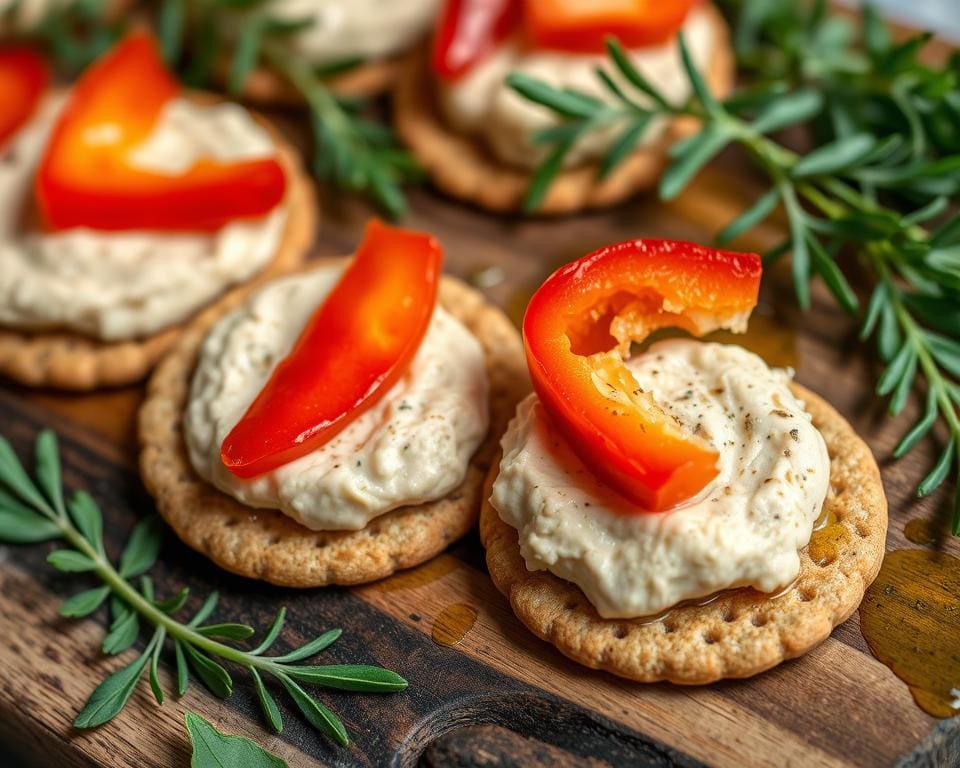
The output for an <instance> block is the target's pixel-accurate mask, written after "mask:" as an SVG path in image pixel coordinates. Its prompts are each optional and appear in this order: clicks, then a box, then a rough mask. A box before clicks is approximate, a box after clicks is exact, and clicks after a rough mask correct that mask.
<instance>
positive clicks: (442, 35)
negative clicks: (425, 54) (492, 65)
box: [433, 0, 522, 80]
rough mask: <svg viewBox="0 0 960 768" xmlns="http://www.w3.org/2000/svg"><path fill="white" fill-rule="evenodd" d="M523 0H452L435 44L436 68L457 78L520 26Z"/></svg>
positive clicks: (447, 76) (441, 19)
mask: <svg viewBox="0 0 960 768" xmlns="http://www.w3.org/2000/svg"><path fill="white" fill-rule="evenodd" d="M521 9H522V5H521V0H449V1H448V2H447V3H446V5H445V6H444V8H443V11H442V12H441V13H440V17H439V20H438V24H437V33H436V37H435V38H434V43H433V71H434V72H435V73H436V74H437V75H438V76H439V77H440V78H442V79H444V80H455V79H456V78H458V77H460V76H461V75H463V74H465V73H466V72H467V71H468V70H469V69H470V68H471V67H473V66H474V65H475V64H476V63H477V62H479V61H480V60H482V59H483V58H485V57H486V56H488V55H489V54H490V53H492V52H493V51H494V50H495V49H496V47H497V46H498V45H499V44H500V43H501V42H502V41H503V40H504V39H505V38H506V37H508V36H509V35H510V33H511V32H513V31H514V30H515V29H517V28H518V27H519V24H520V16H521Z"/></svg>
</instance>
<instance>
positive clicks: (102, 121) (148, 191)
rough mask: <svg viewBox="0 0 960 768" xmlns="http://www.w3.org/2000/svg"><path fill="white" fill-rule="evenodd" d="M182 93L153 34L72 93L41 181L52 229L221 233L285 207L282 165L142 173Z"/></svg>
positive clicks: (132, 40)
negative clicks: (140, 164) (141, 158)
mask: <svg viewBox="0 0 960 768" xmlns="http://www.w3.org/2000/svg"><path fill="white" fill-rule="evenodd" d="M179 93H180V86H179V85H178V84H177V82H176V81H175V80H174V79H173V76H172V75H171V74H170V73H169V72H168V71H167V69H166V68H165V67H164V65H163V61H162V60H161V58H160V52H159V50H158V48H157V44H156V41H155V40H154V39H153V38H152V37H151V36H150V35H148V34H146V33H134V34H131V35H130V36H128V37H127V38H125V39H124V40H122V41H121V42H120V43H118V44H117V46H116V47H115V48H114V49H113V50H112V51H111V52H109V53H108V54H106V56H104V57H103V58H102V59H101V60H99V61H98V62H96V63H95V64H94V65H93V66H91V67H90V69H89V70H87V72H85V73H84V75H83V76H82V77H81V79H80V80H79V81H78V82H77V84H76V85H75V86H74V88H73V91H72V94H71V97H70V101H69V103H68V104H67V106H66V107H65V109H64V112H63V114H62V115H61V117H60V119H59V121H58V123H57V125H56V127H55V128H54V131H53V134H52V136H51V139H50V142H49V144H48V146H47V150H46V153H45V155H44V158H43V160H42V162H41V165H40V169H39V171H38V173H37V181H36V185H37V186H36V193H37V200H38V202H39V204H40V210H41V213H42V214H43V217H44V219H45V222H46V224H47V226H48V227H50V228H51V229H65V228H69V227H81V226H82V227H91V228H94V229H102V230H130V229H156V230H164V231H198V230H199V231H214V230H217V229H219V228H221V227H223V226H224V225H225V224H228V223H229V222H231V221H234V220H236V219H242V218H252V217H259V216H263V215H265V214H266V213H268V212H269V211H270V210H271V209H272V208H274V206H276V205H277V204H278V203H279V202H280V201H281V200H282V199H283V194H284V188H285V183H286V182H285V179H284V173H283V169H282V168H281V167H280V165H279V163H278V162H277V161H276V160H275V159H272V158H271V159H263V160H252V161H242V162H220V161H217V160H212V159H201V160H199V161H197V162H196V163H195V164H194V165H193V166H191V167H190V168H189V169H188V170H187V171H186V172H184V173H182V174H175V175H174V174H165V173H158V172H154V171H146V170H141V169H139V168H137V167H135V166H134V165H132V164H131V162H130V160H129V156H130V153H131V152H132V151H133V150H134V149H135V148H136V147H137V146H138V145H140V144H141V143H142V142H143V141H144V140H145V139H146V138H147V137H148V136H149V134H150V132H151V131H152V130H153V128H154V126H155V125H156V123H157V121H158V120H159V118H160V113H161V111H162V110H163V108H164V107H165V106H166V104H167V103H168V102H169V101H170V100H171V99H174V98H175V97H176V96H177V95H178V94H179Z"/></svg>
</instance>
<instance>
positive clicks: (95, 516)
mask: <svg viewBox="0 0 960 768" xmlns="http://www.w3.org/2000/svg"><path fill="white" fill-rule="evenodd" d="M67 507H68V509H69V510H70V518H71V519H72V520H73V524H74V525H75V526H77V530H79V531H80V533H81V534H82V535H83V538H85V539H86V540H87V541H88V542H89V543H90V545H91V546H92V547H93V548H94V549H95V550H97V552H99V553H100V554H101V555H102V554H103V516H102V515H101V514H100V508H99V507H98V506H97V503H96V502H95V501H94V500H93V499H92V498H91V496H90V494H88V493H86V492H85V491H77V492H76V493H75V494H73V496H72V497H71V498H70V502H69V504H68V505H67Z"/></svg>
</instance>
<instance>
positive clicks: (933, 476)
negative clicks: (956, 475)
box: [917, 437, 957, 497]
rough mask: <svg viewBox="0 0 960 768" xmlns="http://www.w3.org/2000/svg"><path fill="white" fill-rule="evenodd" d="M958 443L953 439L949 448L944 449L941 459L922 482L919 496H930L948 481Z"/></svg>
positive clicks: (949, 442) (918, 492)
mask: <svg viewBox="0 0 960 768" xmlns="http://www.w3.org/2000/svg"><path fill="white" fill-rule="evenodd" d="M956 445H957V444H956V441H955V440H954V439H953V438H952V437H951V438H950V440H949V441H948V442H947V447H946V448H944V449H943V453H941V454H940V458H939V459H937V463H936V464H935V465H934V467H933V469H932V470H930V474H929V475H927V476H926V477H925V478H923V480H921V481H920V485H919V487H918V488H917V496H921V497H923V496H928V495H930V494H931V493H933V492H934V491H935V490H937V488H939V487H940V486H941V485H942V484H943V481H944V480H946V479H947V473H948V472H949V471H950V462H951V461H953V453H954V451H955V450H956Z"/></svg>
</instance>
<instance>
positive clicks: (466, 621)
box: [430, 603, 477, 645]
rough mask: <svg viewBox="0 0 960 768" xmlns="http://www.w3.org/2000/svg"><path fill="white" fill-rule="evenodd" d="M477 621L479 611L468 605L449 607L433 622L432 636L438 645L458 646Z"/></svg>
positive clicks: (458, 604)
mask: <svg viewBox="0 0 960 768" xmlns="http://www.w3.org/2000/svg"><path fill="white" fill-rule="evenodd" d="M476 621H477V609H476V608H474V607H473V606H472V605H468V604H467V603H454V604H453V605H448V606H447V607H446V608H444V609H443V610H442V611H440V613H439V614H437V618H435V619H434V620H433V631H432V632H431V633H430V636H431V637H432V638H433V642H435V643H437V644H438V645H456V644H457V643H459V642H460V641H461V640H463V638H464V637H466V634H467V632H469V631H470V630H471V629H473V625H474V624H475V623H476Z"/></svg>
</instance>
